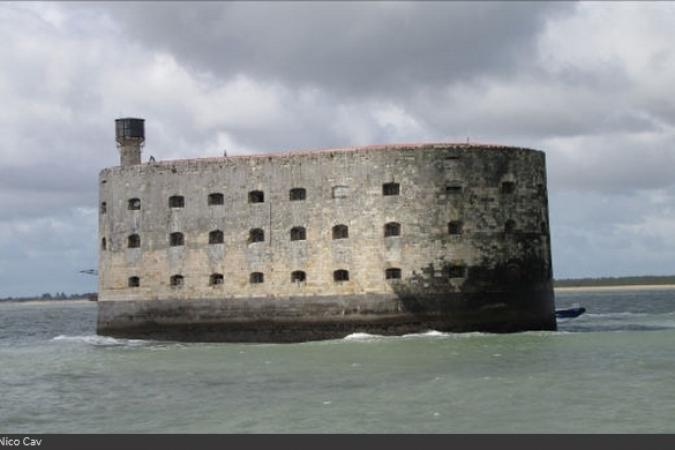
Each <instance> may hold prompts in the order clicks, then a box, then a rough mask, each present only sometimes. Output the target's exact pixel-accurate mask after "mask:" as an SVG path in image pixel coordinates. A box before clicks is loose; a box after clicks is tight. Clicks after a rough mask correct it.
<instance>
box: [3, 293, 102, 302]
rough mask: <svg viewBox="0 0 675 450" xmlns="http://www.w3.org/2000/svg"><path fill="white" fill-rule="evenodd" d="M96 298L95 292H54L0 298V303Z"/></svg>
mask: <svg viewBox="0 0 675 450" xmlns="http://www.w3.org/2000/svg"><path fill="white" fill-rule="evenodd" d="M92 297H94V298H95V297H96V292H85V293H84V294H66V293H65V292H56V293H55V294H50V293H48V292H47V293H44V294H42V295H32V296H29V297H5V298H0V301H10V302H31V301H35V300H51V301H59V300H89V299H91V298H92Z"/></svg>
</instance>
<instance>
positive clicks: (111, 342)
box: [51, 334, 149, 347]
mask: <svg viewBox="0 0 675 450" xmlns="http://www.w3.org/2000/svg"><path fill="white" fill-rule="evenodd" d="M51 340H52V341H54V342H74V343H82V344H88V345H94V346H98V347H112V346H139V345H146V344H147V343H148V342H149V341H144V340H141V339H118V338H114V337H109V336H99V335H96V334H90V335H86V336H66V335H64V334H60V335H58V336H56V337H53V338H52V339H51Z"/></svg>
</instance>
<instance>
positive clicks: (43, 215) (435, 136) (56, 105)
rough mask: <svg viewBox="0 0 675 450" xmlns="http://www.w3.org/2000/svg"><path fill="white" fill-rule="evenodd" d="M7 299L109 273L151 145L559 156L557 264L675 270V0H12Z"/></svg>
mask: <svg viewBox="0 0 675 450" xmlns="http://www.w3.org/2000/svg"><path fill="white" fill-rule="evenodd" d="M0 42H2V45H0V136H1V137H2V139H1V140H0V297H4V296H10V295H11V296H17V295H29V294H39V293H42V292H48V291H49V292H54V291H66V292H78V291H79V292H81V291H92V290H95V289H96V279H95V277H88V276H87V275H81V274H79V273H78V271H79V270H81V269H88V268H94V267H96V263H97V257H96V252H97V248H96V243H97V238H96V236H97V229H96V228H97V208H96V205H97V197H98V192H97V190H98V186H97V176H98V172H99V170H100V169H101V168H103V167H108V166H113V165H117V164H118V161H119V158H118V154H117V151H116V147H115V142H114V124H113V121H114V119H115V118H117V117H121V116H138V117H143V118H145V119H146V136H147V141H146V148H145V151H144V159H147V158H148V157H149V155H154V156H155V158H157V159H172V158H179V157H180V158H185V157H199V156H219V155H221V154H222V151H223V149H227V150H228V153H229V154H246V153H254V152H268V151H281V150H288V149H303V148H317V147H330V146H351V145H361V144H375V143H393V142H419V141H437V140H443V141H446V140H450V141H458V142H464V141H465V140H466V138H467V136H469V137H470V139H471V141H472V142H495V143H501V144H507V145H520V146H526V147H532V148H537V149H541V150H544V151H545V152H546V154H547V165H548V176H549V195H550V199H549V200H550V209H551V234H552V239H553V264H554V275H555V276H556V277H557V278H565V277H583V276H601V275H614V276H619V275H640V274H673V273H675V127H674V125H675V95H674V92H675V91H674V86H675V46H674V45H673V43H675V4H674V3H665V2H659V3H611V2H602V3H590V2H584V3H549V2H525V3H516V2H502V3H483V4H481V3H470V4H469V3H466V4H465V3H457V2H452V3H441V2H429V3H406V2H391V3H387V2H374V3H360V2H359V3H356V2H339V3H325V2H298V3H276V2H275V3H273V4H272V3H262V2H244V3H215V2H209V3H201V4H200V3H192V2H191V3H180V2H171V3H158V2H146V3H131V2H120V3H90V4H89V3H81V2H74V3H47V4H41V3H4V2H3V3H0Z"/></svg>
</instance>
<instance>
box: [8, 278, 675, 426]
mask: <svg viewBox="0 0 675 450" xmlns="http://www.w3.org/2000/svg"><path fill="white" fill-rule="evenodd" d="M556 303H557V305H558V306H559V307H565V306H570V305H572V304H574V303H579V304H581V305H582V306H585V307H586V308H587V309H588V313H587V314H585V315H584V316H582V317H580V318H577V319H571V320H566V321H561V322H559V328H560V331H558V332H526V333H517V334H509V335H495V334H483V333H469V334H448V333H438V332H434V331H430V332H427V333H422V334H417V335H409V336H403V337H378V336H371V335H359V334H357V335H352V336H349V337H348V338H346V339H341V340H333V341H323V342H310V343H302V344H184V343H167V342H148V341H136V340H123V339H112V338H106V337H98V336H96V334H95V318H96V304H95V303H85V304H72V303H70V304H69V303H56V302H55V303H53V304H47V305H45V304H19V303H2V304H0V433H29V432H30V433H102V432H105V433H122V432H137V433H149V432H151V433H193V432H198V433H333V432H337V433H422V432H424V433H459V432H461V433H497V432H499V433H504V432H505V433H511V432H513V433H530V432H532V433H554V432H556V433H557V432H562V433H568V432H574V433H600V432H606V433H619V432H621V433H626V432H628V433H637V432H657V433H661V432H670V433H672V432H675V290H659V291H640V290H636V291H621V292H593V293H590V292H578V293H561V294H558V295H557V300H556Z"/></svg>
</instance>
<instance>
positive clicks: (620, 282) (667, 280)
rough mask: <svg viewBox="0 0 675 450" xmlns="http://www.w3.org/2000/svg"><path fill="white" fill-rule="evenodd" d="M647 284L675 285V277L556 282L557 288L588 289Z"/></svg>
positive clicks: (586, 279) (576, 279)
mask: <svg viewBox="0 0 675 450" xmlns="http://www.w3.org/2000/svg"><path fill="white" fill-rule="evenodd" d="M646 284H675V275H666V276H652V275H647V276H641V277H601V278H567V279H561V280H554V282H553V285H554V286H555V287H587V286H629V285H646Z"/></svg>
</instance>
